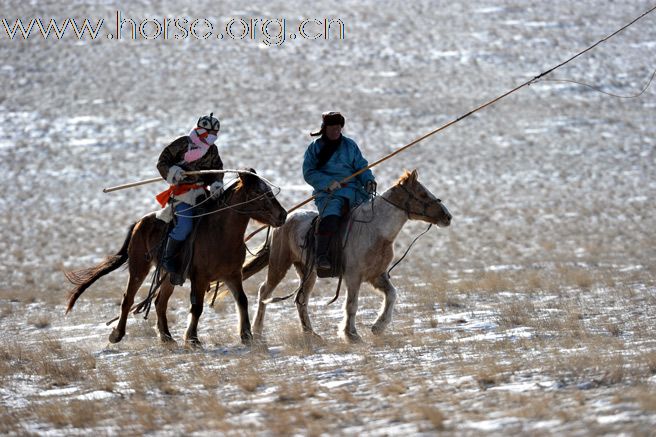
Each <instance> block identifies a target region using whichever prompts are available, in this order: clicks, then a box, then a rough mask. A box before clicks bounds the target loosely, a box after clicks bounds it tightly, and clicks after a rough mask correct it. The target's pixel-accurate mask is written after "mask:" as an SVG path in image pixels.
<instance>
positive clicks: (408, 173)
mask: <svg viewBox="0 0 656 437" xmlns="http://www.w3.org/2000/svg"><path fill="white" fill-rule="evenodd" d="M410 176H412V172H411V171H410V170H404V172H403V174H402V175H401V177H400V178H398V179H397V181H396V182H395V183H394V185H399V184H402V183H404V182H405V181H407V180H408V179H409V178H410Z"/></svg>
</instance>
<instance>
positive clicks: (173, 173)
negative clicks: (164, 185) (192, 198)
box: [166, 165, 184, 185]
mask: <svg viewBox="0 0 656 437" xmlns="http://www.w3.org/2000/svg"><path fill="white" fill-rule="evenodd" d="M183 178H184V171H183V170H182V168H180V167H178V166H177V165H172V166H171V167H169V172H168V174H167V175H166V182H168V183H169V184H171V185H177V184H179V183H180V181H181V180H182V179H183Z"/></svg>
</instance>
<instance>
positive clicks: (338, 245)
mask: <svg viewBox="0 0 656 437" xmlns="http://www.w3.org/2000/svg"><path fill="white" fill-rule="evenodd" d="M348 224H349V215H348V214H346V215H343V216H342V217H341V219H340V221H339V226H338V227H337V233H336V234H335V235H333V236H332V238H331V239H330V244H329V245H328V259H329V260H330V265H331V268H330V269H320V268H319V267H318V266H317V277H319V278H338V277H340V276H342V273H344V244H345V243H346V237H347V230H348ZM318 227H319V216H317V217H315V218H314V219H313V220H312V224H311V225H310V229H309V230H308V232H307V234H306V236H305V247H306V248H307V249H308V252H307V256H308V257H309V259H310V260H312V261H311V263H312V264H313V265H316V263H315V261H314V260H315V259H316V253H317V241H316V240H317V239H316V233H317V230H318Z"/></svg>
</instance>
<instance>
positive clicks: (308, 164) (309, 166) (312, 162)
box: [303, 141, 332, 191]
mask: <svg viewBox="0 0 656 437" xmlns="http://www.w3.org/2000/svg"><path fill="white" fill-rule="evenodd" d="M317 149H318V146H317V143H316V141H315V142H313V143H312V144H310V146H309V147H308V148H307V150H306V151H305V157H304V159H303V179H305V182H307V183H308V184H310V185H312V188H314V189H315V190H316V191H321V190H325V189H326V188H327V187H328V185H329V184H330V182H331V181H332V178H331V177H330V176H327V175H325V174H324V173H322V172H321V171H320V170H317Z"/></svg>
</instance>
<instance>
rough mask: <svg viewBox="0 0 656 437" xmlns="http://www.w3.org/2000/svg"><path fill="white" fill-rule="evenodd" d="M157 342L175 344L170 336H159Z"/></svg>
mask: <svg viewBox="0 0 656 437" xmlns="http://www.w3.org/2000/svg"><path fill="white" fill-rule="evenodd" d="M159 340H160V341H161V342H162V343H164V344H172V343H175V340H174V339H173V336H171V334H160V335H159Z"/></svg>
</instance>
